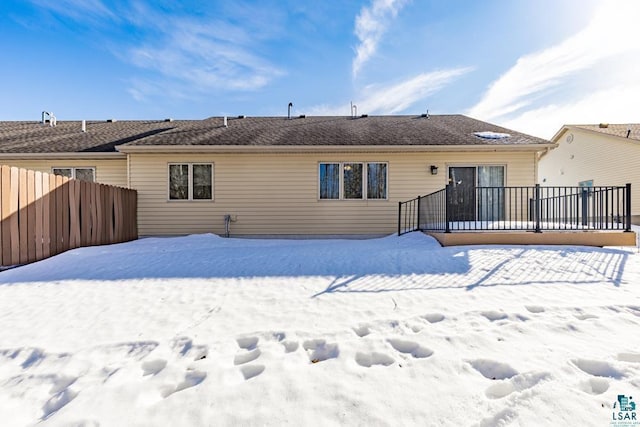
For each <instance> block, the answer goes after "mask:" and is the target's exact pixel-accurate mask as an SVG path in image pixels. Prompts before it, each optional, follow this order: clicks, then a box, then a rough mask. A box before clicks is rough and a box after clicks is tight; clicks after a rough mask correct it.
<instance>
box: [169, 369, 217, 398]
mask: <svg viewBox="0 0 640 427" xmlns="http://www.w3.org/2000/svg"><path fill="white" fill-rule="evenodd" d="M205 378H207V374H206V372H200V371H191V372H187V373H186V374H185V376H184V379H183V380H182V381H181V382H180V383H178V385H176V386H175V387H174V386H167V387H164V388H163V389H162V390H161V391H160V394H161V395H162V397H164V398H165V399H166V398H167V397H169V396H171V395H172V394H173V393H177V392H179V391H182V390H186V389H188V388H191V387H195V386H197V385H198V384H200V383H201V382H202V381H204V380H205Z"/></svg>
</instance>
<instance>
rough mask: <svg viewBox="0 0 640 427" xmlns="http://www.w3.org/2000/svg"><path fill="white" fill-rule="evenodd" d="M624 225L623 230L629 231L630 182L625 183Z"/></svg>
mask: <svg viewBox="0 0 640 427" xmlns="http://www.w3.org/2000/svg"><path fill="white" fill-rule="evenodd" d="M625 205H626V206H625V210H626V212H625V227H624V231H631V184H630V183H627V185H626V188H625Z"/></svg>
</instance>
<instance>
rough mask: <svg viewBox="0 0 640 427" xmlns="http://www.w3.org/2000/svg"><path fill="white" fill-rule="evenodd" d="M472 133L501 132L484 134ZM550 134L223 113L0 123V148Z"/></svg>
mask: <svg viewBox="0 0 640 427" xmlns="http://www.w3.org/2000/svg"><path fill="white" fill-rule="evenodd" d="M478 132H489V133H501V134H508V137H504V138H498V139H488V138H482V137H479V136H476V133H478ZM549 144H551V143H550V142H549V141H547V140H544V139H540V138H536V137H533V136H530V135H526V134H523V133H520V132H516V131H513V130H509V129H505V128H502V127H500V126H496V125H493V124H490V123H486V122H482V121H479V120H475V119H472V118H470V117H466V116H463V115H435V116H434V115H432V116H430V117H423V116H369V117H358V118H351V117H328V116H315V117H304V118H303V117H296V118H292V119H287V118H286V117H246V118H244V117H243V118H240V117H238V118H230V119H228V121H227V126H226V127H225V126H224V124H223V118H222V117H212V118H209V119H204V120H177V121H116V122H104V121H103V122H93V121H90V122H87V131H86V132H82V131H81V123H80V122H79V121H68V122H67V121H58V122H57V126H55V127H50V126H48V125H42V124H41V123H40V122H0V153H64V152H114V151H116V147H120V148H124V147H146V146H148V147H150V148H151V147H152V146H162V147H165V149H166V148H167V147H169V146H244V147H271V146H274V147H296V146H301V147H302V146H336V147H338V146H343V147H344V146H347V147H349V146H354V147H355V146H362V147H366V146H411V147H420V146H487V145H490V146H518V145H519V146H523V145H541V146H548V145H549Z"/></svg>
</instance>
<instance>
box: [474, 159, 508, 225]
mask: <svg viewBox="0 0 640 427" xmlns="http://www.w3.org/2000/svg"><path fill="white" fill-rule="evenodd" d="M478 187H479V188H478V219H479V220H480V221H501V220H504V208H505V206H504V166H478Z"/></svg>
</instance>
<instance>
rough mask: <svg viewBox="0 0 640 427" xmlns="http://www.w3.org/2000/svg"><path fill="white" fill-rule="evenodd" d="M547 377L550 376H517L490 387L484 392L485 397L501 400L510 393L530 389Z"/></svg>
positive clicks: (542, 374)
mask: <svg viewBox="0 0 640 427" xmlns="http://www.w3.org/2000/svg"><path fill="white" fill-rule="evenodd" d="M483 375H484V374H483ZM549 377H550V374H548V373H546V372H540V373H524V374H518V375H515V376H513V377H511V378H508V379H503V380H501V381H499V382H496V383H495V384H493V385H491V386H490V387H489V388H487V390H485V395H486V396H487V397H488V398H489V399H502V398H503V397H505V396H508V395H510V394H511V393H514V392H521V391H524V390H527V389H530V388H532V387H533V386H535V385H536V384H538V383H539V382H541V381H543V380H546V379H547V378H549Z"/></svg>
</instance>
